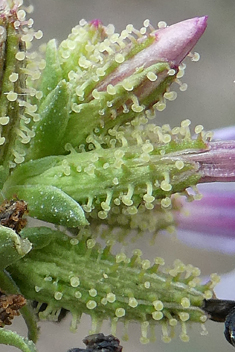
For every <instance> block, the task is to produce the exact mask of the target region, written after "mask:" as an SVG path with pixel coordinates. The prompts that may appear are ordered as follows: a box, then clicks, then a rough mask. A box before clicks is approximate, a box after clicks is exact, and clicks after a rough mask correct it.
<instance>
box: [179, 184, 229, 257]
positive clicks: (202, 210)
mask: <svg viewBox="0 0 235 352" xmlns="http://www.w3.org/2000/svg"><path fill="white" fill-rule="evenodd" d="M198 188H199V190H200V191H201V193H202V194H203V198H202V199H201V200H200V201H196V200H195V201H193V202H191V203H189V202H184V204H183V211H182V212H181V213H180V214H179V215H177V222H178V229H179V231H177V234H178V237H179V239H180V240H181V241H183V242H185V243H187V244H189V245H191V246H194V247H199V248H205V249H207V250H216V251H219V252H225V253H230V254H231V253H235V184H234V183H229V184H223V183H216V184H215V183H213V184H207V185H200V186H199V187H198ZM185 214H188V216H187V215H185Z"/></svg>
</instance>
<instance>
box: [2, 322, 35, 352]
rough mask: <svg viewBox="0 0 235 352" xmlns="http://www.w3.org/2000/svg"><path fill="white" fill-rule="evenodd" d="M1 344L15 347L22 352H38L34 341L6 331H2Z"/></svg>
mask: <svg viewBox="0 0 235 352" xmlns="http://www.w3.org/2000/svg"><path fill="white" fill-rule="evenodd" d="M0 343H1V344H4V345H8V346H9V345H10V346H15V347H17V348H19V349H20V350H21V351H22V352H37V349H36V346H35V344H34V343H33V341H30V340H28V339H27V338H25V337H22V336H20V335H18V334H17V333H16V332H13V331H11V330H6V329H4V328H3V329H0Z"/></svg>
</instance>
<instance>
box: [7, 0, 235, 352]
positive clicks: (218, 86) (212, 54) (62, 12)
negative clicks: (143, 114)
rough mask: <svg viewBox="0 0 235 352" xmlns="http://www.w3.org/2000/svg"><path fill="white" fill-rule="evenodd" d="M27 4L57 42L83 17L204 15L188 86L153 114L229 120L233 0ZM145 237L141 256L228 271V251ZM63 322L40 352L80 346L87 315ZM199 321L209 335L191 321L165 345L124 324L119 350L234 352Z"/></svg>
mask: <svg viewBox="0 0 235 352" xmlns="http://www.w3.org/2000/svg"><path fill="white" fill-rule="evenodd" d="M31 2H32V3H33V5H34V7H35V11H34V14H33V15H32V17H33V18H34V20H35V25H34V28H35V30H37V29H42V30H43V32H44V37H43V39H42V40H41V42H43V41H48V40H49V39H51V38H57V39H58V40H59V41H61V40H63V39H65V38H66V37H67V35H68V34H69V32H70V31H71V27H72V26H75V25H76V24H78V22H79V20H80V19H82V18H85V19H86V20H92V19H94V18H99V19H100V20H102V22H103V23H104V24H105V25H107V24H109V23H113V24H114V25H115V27H116V30H117V31H120V30H122V29H124V28H125V26H126V25H127V24H128V23H133V24H134V26H135V27H136V28H140V27H141V26H142V23H143V21H144V20H145V19H146V18H148V19H150V21H151V23H152V25H154V26H157V23H158V22H159V21H161V20H164V21H166V22H167V24H168V25H170V24H173V23H176V22H178V21H182V20H184V19H187V18H191V17H195V16H203V15H208V16H209V20H208V28H207V30H206V32H205V34H204V36H203V37H202V38H201V39H200V41H199V43H198V44H197V46H196V49H195V50H196V51H197V52H199V53H200V55H201V59H200V61H199V62H198V63H193V62H191V61H190V59H187V60H186V64H187V69H186V74H185V76H184V77H183V78H182V79H181V80H182V81H183V82H186V83H187V84H188V90H187V91H186V92H180V91H179V89H178V87H177V86H176V87H175V90H176V91H177V93H178V98H177V99H176V101H174V102H168V104H167V108H166V110H165V111H164V112H161V113H158V114H157V118H156V123H157V124H164V123H169V122H170V123H171V125H172V127H173V126H177V125H178V124H179V123H180V121H181V120H183V119H186V118H189V119H190V120H191V121H192V125H193V126H195V125H197V124H202V125H204V127H205V128H206V129H213V128H219V127H222V126H228V125H231V124H234V107H235V102H234V93H235V83H234V82H233V81H234V80H235V35H234V33H235V28H234V18H235V1H234V0H196V1H195V0H165V1H162V0H158V1H157V0H142V1H140V0H86V1H84V0H83V1H81V0H32V1H31ZM146 242H147V241H146V239H144V240H143V239H141V240H140V241H139V242H138V243H136V244H135V245H134V246H132V247H133V248H134V247H137V248H141V249H143V251H144V255H145V257H148V258H153V257H155V256H163V257H164V258H166V261H167V263H172V262H173V261H174V259H176V258H180V259H182V260H183V261H184V262H185V263H192V264H194V265H196V266H199V267H200V268H201V269H202V274H203V275H208V274H210V273H211V272H218V273H225V272H229V271H231V270H232V269H234V264H235V257H234V256H225V255H222V254H221V253H208V252H206V251H203V250H196V249H191V248H188V247H186V246H184V245H182V244H180V243H178V242H177V241H175V242H172V241H170V240H169V239H167V238H166V237H164V236H159V238H157V241H156V244H155V246H154V247H150V246H149V245H148V244H147V245H146V246H145V247H144V248H143V244H142V243H146ZM223 285H224V286H223ZM223 288H224V290H223ZM216 292H217V291H216ZM221 292H222V293H221ZM234 292H235V290H234V287H231V286H230V285H227V286H226V283H224V284H222V285H220V286H219V287H218V295H219V294H220V295H221V294H222V295H223V297H220V298H233V299H235V293H234ZM70 320H71V317H70V316H69V317H68V318H66V320H65V321H64V322H63V323H61V324H60V325H57V324H53V323H42V324H41V339H40V341H39V344H38V346H39V352H66V351H67V349H68V348H71V347H83V345H82V339H83V338H84V336H86V335H87V334H88V331H89V328H90V318H89V317H84V318H83V319H82V321H81V324H80V325H79V326H78V331H77V333H76V334H72V333H70V332H69V323H70ZM17 321H18V323H17ZM108 326H109V325H108V323H106V324H104V329H103V332H104V333H109V332H110V330H109V327H108ZM206 326H207V329H208V331H209V335H208V336H201V335H200V331H201V329H200V326H192V329H190V327H189V325H188V330H189V336H190V342H189V343H183V342H181V341H180V340H179V339H178V338H176V339H174V340H173V341H172V342H171V343H170V344H164V343H162V342H161V338H160V326H159V327H157V328H156V331H157V337H158V340H157V342H155V343H154V344H149V345H147V346H145V345H144V346H143V345H141V344H140V343H139V337H140V326H139V325H138V324H136V325H135V324H133V325H131V326H130V328H129V342H127V343H126V342H125V343H123V345H124V346H125V348H124V352H142V351H146V352H153V351H154V352H155V351H156V352H163V351H164V352H173V351H174V352H186V351H187V352H188V351H190V352H194V351H195V352H197V351H206V352H217V351H218V352H219V351H221V350H226V351H231V352H232V351H233V347H232V346H230V345H229V344H228V343H227V342H226V341H225V339H224V337H223V328H224V327H223V324H216V323H213V322H208V323H207V324H206ZM13 328H14V329H17V330H18V331H19V332H21V333H22V334H26V330H25V329H24V324H23V322H22V323H20V318H17V319H16V322H15V324H14V326H13ZM190 330H191V331H190ZM118 331H119V336H122V334H123V328H122V324H120V326H119V330H118ZM0 350H1V351H2V352H10V351H15V349H13V348H10V347H2V346H1V347H0Z"/></svg>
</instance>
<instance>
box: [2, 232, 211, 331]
mask: <svg viewBox="0 0 235 352" xmlns="http://www.w3.org/2000/svg"><path fill="white" fill-rule="evenodd" d="M83 235H84V236H82V234H80V236H79V237H76V238H69V237H68V236H67V235H65V234H63V233H62V232H59V231H57V234H56V237H55V238H54V239H53V241H51V243H50V244H49V245H48V246H45V247H44V248H41V249H35V250H32V251H31V252H30V253H29V255H27V256H25V258H23V259H22V260H21V261H20V262H17V263H15V264H13V265H12V266H11V267H10V268H9V272H10V273H11V275H12V277H13V278H14V280H15V281H16V283H17V285H18V286H19V287H20V289H21V290H22V292H23V294H24V295H25V297H26V298H27V299H31V300H36V301H37V302H40V303H46V304H47V309H46V310H45V311H44V312H41V313H40V315H39V316H40V318H42V319H46V318H47V319H55V318H56V314H57V313H58V311H59V310H60V309H61V308H65V309H67V310H69V311H70V312H71V313H72V315H73V322H72V326H71V328H75V327H76V320H77V319H79V317H80V316H81V314H82V313H86V314H90V315H91V316H92V319H94V322H95V321H96V322H97V321H99V322H101V321H102V320H105V319H107V318H109V319H111V322H112V323H115V322H117V321H118V320H119V319H120V320H122V321H124V322H125V323H128V322H129V321H136V322H141V323H143V322H145V321H148V322H149V323H150V324H151V325H155V324H158V323H161V324H163V325H164V324H166V323H167V324H168V323H169V321H170V320H171V319H172V318H174V320H175V321H176V320H177V321H179V322H180V323H182V322H183V321H182V319H184V318H182V319H181V315H182V314H183V315H184V314H185V313H186V314H187V320H190V321H191V322H193V321H194V322H199V323H202V322H204V321H205V319H206V316H205V313H204V312H203V310H202V309H201V307H202V304H203V300H204V298H205V297H208V295H210V297H211V296H212V294H213V292H212V290H213V288H214V284H215V282H213V281H211V282H209V283H207V284H205V285H201V284H200V283H199V281H198V274H199V271H198V270H195V268H193V267H192V268H191V267H190V266H185V265H184V264H183V263H181V262H180V261H176V262H175V264H174V267H173V268H172V269H171V270H170V269H169V268H168V269H167V270H166V272H164V270H162V269H161V268H159V266H161V265H162V264H163V261H162V259H161V258H155V260H154V263H153V265H151V263H150V262H149V261H148V260H143V259H142V258H141V252H140V251H139V250H136V251H134V253H133V256H132V257H131V258H128V257H127V256H126V255H125V254H124V253H122V252H121V253H118V254H117V255H113V254H112V253H111V246H109V245H107V246H106V247H105V248H104V249H102V248H101V247H100V246H99V245H98V244H96V243H95V241H94V239H92V238H91V237H90V236H91V234H90V233H88V232H87V233H85V232H84V234H83ZM184 301H186V304H184ZM159 304H160V308H159V306H158V305H159Z"/></svg>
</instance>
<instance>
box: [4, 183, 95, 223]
mask: <svg viewBox="0 0 235 352" xmlns="http://www.w3.org/2000/svg"><path fill="white" fill-rule="evenodd" d="M14 194H16V195H17V197H18V198H20V199H24V200H25V201H26V202H27V204H28V209H29V215H30V216H32V217H34V218H37V219H40V220H44V221H47V222H52V223H54V224H58V225H63V226H67V227H80V226H85V225H88V222H87V220H86V218H85V214H84V211H83V209H82V208H81V206H80V205H79V204H78V203H77V202H76V201H75V200H73V199H72V198H71V197H70V196H68V195H67V194H66V193H64V192H63V191H61V190H60V189H59V188H57V187H54V186H41V185H24V186H15V187H11V188H9V189H8V190H7V194H6V197H7V198H9V199H10V198H11V197H12V196H13V195H14Z"/></svg>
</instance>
